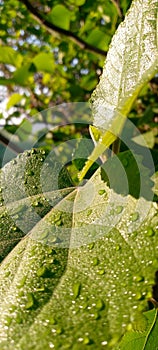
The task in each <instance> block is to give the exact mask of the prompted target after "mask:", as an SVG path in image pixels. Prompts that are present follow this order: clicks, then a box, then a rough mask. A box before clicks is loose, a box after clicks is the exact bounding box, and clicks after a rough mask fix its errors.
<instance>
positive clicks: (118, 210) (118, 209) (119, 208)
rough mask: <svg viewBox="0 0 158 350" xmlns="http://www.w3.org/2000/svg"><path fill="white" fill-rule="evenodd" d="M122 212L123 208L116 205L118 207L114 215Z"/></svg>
mask: <svg viewBox="0 0 158 350" xmlns="http://www.w3.org/2000/svg"><path fill="white" fill-rule="evenodd" d="M122 211H123V206H122V205H118V207H116V210H115V212H116V214H120V213H122Z"/></svg>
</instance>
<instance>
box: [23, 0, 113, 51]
mask: <svg viewBox="0 0 158 350" xmlns="http://www.w3.org/2000/svg"><path fill="white" fill-rule="evenodd" d="M21 2H22V3H23V4H24V5H25V6H26V8H27V9H28V11H29V12H30V13H31V14H32V15H33V17H34V18H35V19H36V21H38V22H39V23H40V24H41V25H43V26H45V28H46V29H47V31H49V32H50V33H51V34H54V32H56V33H58V34H61V35H65V36H66V37H68V38H70V39H71V40H72V41H73V42H74V43H75V44H77V45H78V46H79V47H80V48H81V49H85V50H87V51H90V52H92V53H95V54H100V55H102V56H104V57H105V56H106V55H107V52H106V51H104V50H102V49H99V48H98V47H95V46H93V45H91V44H88V43H87V42H86V41H85V40H83V39H81V38H79V37H78V36H77V35H76V34H74V33H72V32H71V31H70V30H66V29H63V28H60V27H58V26H56V25H55V24H53V23H51V22H50V21H49V20H48V19H47V18H45V16H43V15H42V14H41V12H39V11H38V10H37V9H36V8H35V7H34V6H32V4H31V3H30V2H29V1H28V0H21Z"/></svg>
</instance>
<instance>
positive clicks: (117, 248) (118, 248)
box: [115, 244, 121, 252]
mask: <svg viewBox="0 0 158 350" xmlns="http://www.w3.org/2000/svg"><path fill="white" fill-rule="evenodd" d="M115 249H116V251H117V252H118V251H119V250H121V246H120V245H119V244H118V245H117V246H116V248H115Z"/></svg>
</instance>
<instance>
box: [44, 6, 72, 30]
mask: <svg viewBox="0 0 158 350" xmlns="http://www.w3.org/2000/svg"><path fill="white" fill-rule="evenodd" d="M70 19H71V12H70V11H69V10H68V9H67V8H66V7H65V6H64V5H56V6H54V7H53V9H52V11H51V12H50V13H49V20H51V22H52V23H53V24H55V25H56V26H59V27H60V28H63V29H67V30H69V28H70Z"/></svg>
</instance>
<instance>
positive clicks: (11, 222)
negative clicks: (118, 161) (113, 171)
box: [0, 150, 158, 350]
mask: <svg viewBox="0 0 158 350" xmlns="http://www.w3.org/2000/svg"><path fill="white" fill-rule="evenodd" d="M42 152H43V151H39V152H37V151H35V150H33V151H31V152H26V153H24V154H23V155H21V156H19V157H18V158H17V159H16V160H15V161H13V162H11V163H9V164H7V165H6V166H5V167H4V168H3V171H2V175H1V187H2V190H1V191H2V196H3V199H4V202H2V205H1V218H2V248H3V243H4V246H5V247H4V248H5V252H4V254H6V247H7V244H6V243H7V239H8V232H9V240H11V239H12V238H13V240H14V239H15V238H16V235H17V239H18V240H19V238H20V237H18V233H16V230H17V226H19V227H20V228H21V231H20V232H21V236H22V235H24V234H27V235H26V237H25V238H24V239H22V240H21V241H20V242H19V243H18V245H17V246H16V247H15V248H14V249H13V251H12V252H11V253H10V254H9V255H8V256H7V257H6V258H5V259H4V260H3V262H2V264H1V267H0V276H1V278H0V280H1V286H0V313H1V321H0V337H1V349H2V350H6V349H7V350H8V349H9V350H13V349H14V350H26V349H28V350H29V349H35V350H43V349H44V348H45V349H46V350H47V349H50V348H55V349H86V348H87V346H89V347H90V349H94V350H100V349H102V348H103V349H111V348H113V347H114V346H115V345H117V344H118V342H119V339H120V337H121V336H122V335H123V334H124V332H125V331H126V329H128V328H129V326H130V325H131V324H132V325H133V320H135V319H136V317H137V316H138V315H139V314H140V313H141V311H142V310H146V308H147V300H148V298H150V297H151V296H152V285H153V284H154V276H155V272H156V270H157V269H158V255H157V247H158V232H157V230H156V227H157V221H158V219H157V208H156V206H155V204H152V203H150V202H149V201H146V200H145V199H143V198H141V199H139V200H136V199H133V198H132V197H131V196H121V195H119V194H116V193H115V192H114V191H113V190H111V189H109V187H107V186H106V184H105V183H104V181H103V180H102V178H101V175H100V172H99V170H98V171H97V173H96V174H95V175H94V176H93V177H92V179H91V180H89V181H88V182H87V183H86V184H85V185H84V186H81V187H78V188H76V189H73V188H72V187H71V182H70V180H69V177H68V174H67V173H66V172H65V170H62V169H61V167H60V164H59V163H58V162H57V160H56V159H55V156H52V157H51V156H50V157H46V155H44V154H43V153H42ZM58 174H61V175H60V176H59V177H58ZM58 178H59V180H60V181H59V186H58V181H57V179H58ZM65 182H66V183H65ZM64 183H65V184H64ZM65 185H66V186H70V187H68V188H65V189H63V187H64V186H65ZM9 244H10V242H9V243H8V245H9ZM2 248H1V249H2ZM10 248H11V247H10ZM2 250H3V249H2ZM134 324H135V323H134ZM151 350H154V348H153V349H152V348H151Z"/></svg>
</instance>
